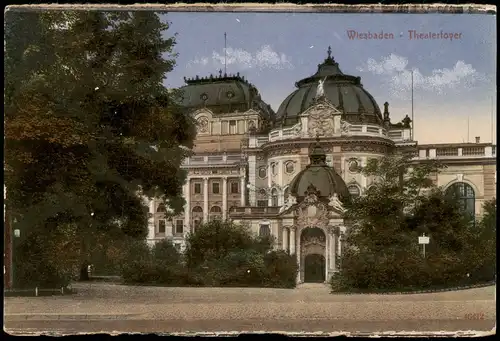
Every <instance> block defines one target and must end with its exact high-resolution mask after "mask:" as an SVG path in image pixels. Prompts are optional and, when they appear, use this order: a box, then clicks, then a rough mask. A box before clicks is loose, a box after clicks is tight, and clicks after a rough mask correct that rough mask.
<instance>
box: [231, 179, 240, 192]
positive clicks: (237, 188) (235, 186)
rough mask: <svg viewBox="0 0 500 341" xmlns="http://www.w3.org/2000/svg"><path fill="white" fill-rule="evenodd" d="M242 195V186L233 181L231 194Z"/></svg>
mask: <svg viewBox="0 0 500 341" xmlns="http://www.w3.org/2000/svg"><path fill="white" fill-rule="evenodd" d="M238 193H240V186H239V184H238V182H236V181H233V182H231V194H238Z"/></svg>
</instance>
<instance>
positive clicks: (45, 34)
mask: <svg viewBox="0 0 500 341" xmlns="http://www.w3.org/2000/svg"><path fill="white" fill-rule="evenodd" d="M168 28H169V25H168V23H164V22H162V21H161V20H160V18H159V17H158V15H157V14H154V13H151V12H97V11H89V12H83V11H82V12H76V11H75V12H55V11H54V12H15V11H9V12H7V15H6V33H5V41H6V48H5V53H6V58H5V70H6V72H5V83H6V88H5V92H6V98H5V145H6V148H5V161H6V166H5V182H6V186H7V200H6V201H7V210H8V211H9V214H10V215H11V216H12V217H14V218H15V219H16V220H17V225H16V228H20V229H21V230H22V231H23V235H24V236H26V237H28V236H29V235H30V234H31V233H32V232H34V233H46V234H48V235H50V234H51V233H53V231H54V228H56V227H59V226H65V225H67V224H76V226H77V231H78V233H77V236H78V238H79V240H80V241H81V247H80V255H81V259H80V262H83V260H84V259H87V258H88V253H89V250H88V245H89V244H90V243H91V240H90V239H91V236H92V233H93V231H95V230H97V231H111V230H113V229H117V230H119V231H121V232H122V233H123V234H124V235H128V236H132V237H134V238H139V239H140V238H144V237H145V236H146V233H147V209H146V207H145V206H144V202H143V199H142V197H141V195H147V196H153V195H154V196H160V197H162V198H163V200H164V201H165V203H167V204H168V205H169V206H170V207H171V208H173V210H174V214H175V213H177V212H179V211H180V210H181V209H182V206H183V203H184V202H183V199H182V196H181V195H180V192H181V186H182V184H183V183H184V181H185V173H184V172H183V171H182V170H181V169H180V165H181V163H182V161H183V159H184V157H185V156H186V155H187V152H186V151H185V150H186V149H188V148H190V147H191V146H192V141H193V138H194V136H195V130H194V124H193V121H192V119H191V118H190V117H188V116H186V115H184V113H183V111H182V110H181V108H180V107H179V106H178V105H177V104H176V103H175V102H174V101H173V100H172V96H173V95H175V92H169V91H168V90H167V89H166V88H165V87H164V86H163V85H162V82H163V80H164V78H165V76H166V74H167V73H168V72H170V71H171V70H172V69H173V67H174V65H175V54H174V53H173V50H172V48H173V46H174V45H175V37H172V36H171V37H168V36H165V33H166V31H167V30H168ZM19 32H23V34H19ZM185 147H187V148H185ZM49 222H50V223H49Z"/></svg>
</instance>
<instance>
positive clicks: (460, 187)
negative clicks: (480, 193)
mask: <svg viewBox="0 0 500 341" xmlns="http://www.w3.org/2000/svg"><path fill="white" fill-rule="evenodd" d="M446 194H447V195H453V196H455V198H456V199H458V200H459V201H460V203H461V204H462V205H463V206H462V207H463V208H464V209H465V211H466V212H467V213H469V214H470V215H471V216H474V215H475V214H476V194H475V193H474V189H473V188H472V186H471V185H469V184H467V183H465V182H456V183H454V184H452V185H451V186H450V187H448V188H447V189H446Z"/></svg>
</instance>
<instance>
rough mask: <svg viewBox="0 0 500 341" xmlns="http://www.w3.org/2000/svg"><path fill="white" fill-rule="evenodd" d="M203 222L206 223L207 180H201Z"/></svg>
mask: <svg viewBox="0 0 500 341" xmlns="http://www.w3.org/2000/svg"><path fill="white" fill-rule="evenodd" d="M203 222H204V223H206V222H208V178H203Z"/></svg>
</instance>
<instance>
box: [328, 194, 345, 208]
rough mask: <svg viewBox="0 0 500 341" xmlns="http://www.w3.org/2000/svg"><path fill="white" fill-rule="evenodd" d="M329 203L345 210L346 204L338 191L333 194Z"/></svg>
mask: <svg viewBox="0 0 500 341" xmlns="http://www.w3.org/2000/svg"><path fill="white" fill-rule="evenodd" d="M328 205H330V206H331V207H333V208H334V209H336V210H337V211H340V212H345V208H344V205H343V204H342V202H341V201H340V199H339V197H338V195H337V193H334V194H333V196H332V197H330V202H329V203H328Z"/></svg>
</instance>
